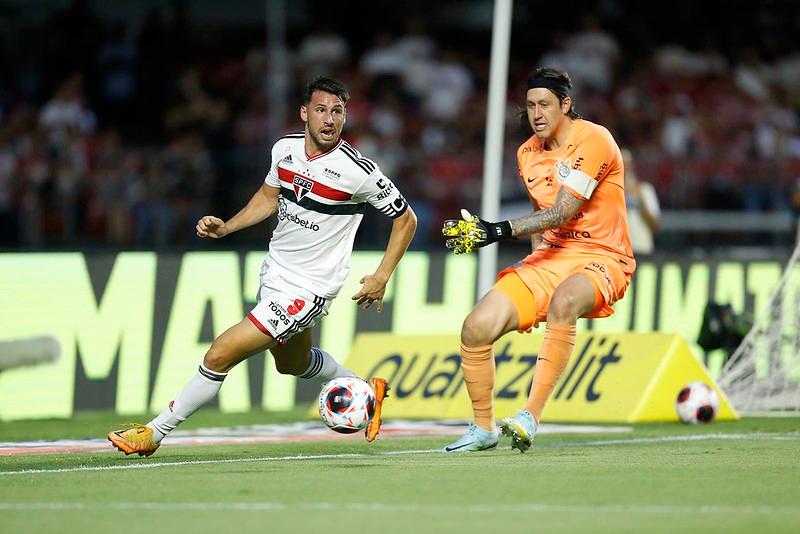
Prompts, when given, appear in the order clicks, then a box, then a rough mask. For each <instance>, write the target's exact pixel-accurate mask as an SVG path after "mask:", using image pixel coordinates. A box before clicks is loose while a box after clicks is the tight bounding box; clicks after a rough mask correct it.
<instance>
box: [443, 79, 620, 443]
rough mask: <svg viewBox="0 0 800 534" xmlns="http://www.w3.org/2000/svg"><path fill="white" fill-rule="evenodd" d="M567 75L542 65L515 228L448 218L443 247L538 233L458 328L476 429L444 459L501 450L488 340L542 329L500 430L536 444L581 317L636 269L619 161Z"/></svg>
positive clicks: (531, 104) (458, 250)
mask: <svg viewBox="0 0 800 534" xmlns="http://www.w3.org/2000/svg"><path fill="white" fill-rule="evenodd" d="M571 87H572V82H571V80H570V78H569V75H568V74H567V73H565V72H562V71H559V70H556V69H550V68H540V69H537V70H536V71H535V72H534V73H533V74H532V75H531V76H530V77H529V78H528V83H527V93H526V99H525V106H526V110H527V117H528V122H529V123H530V126H531V129H532V130H533V135H532V136H531V137H530V138H529V139H528V140H527V141H525V142H524V143H523V144H522V145H521V146H520V147H519V149H518V151H517V162H518V164H519V174H520V178H521V179H522V182H523V184H524V186H525V187H526V189H527V191H528V195H529V197H530V200H531V205H532V207H533V209H532V211H531V213H530V214H528V215H526V216H524V217H520V218H518V219H514V220H511V221H502V222H488V221H484V220H483V219H480V218H479V217H477V216H475V215H472V214H470V213H469V212H467V211H466V210H462V219H460V220H458V219H451V220H447V221H445V222H444V226H443V228H442V233H443V234H444V235H445V236H447V237H448V239H447V248H449V249H450V250H451V251H452V252H453V253H455V254H462V253H467V252H472V251H474V250H475V249H477V248H479V247H483V246H486V245H489V244H491V243H494V242H495V241H499V240H502V239H508V238H511V237H520V236H532V242H533V252H532V254H530V255H529V256H527V257H525V258H524V259H523V260H521V261H520V262H518V263H516V264H514V265H512V266H510V267H508V268H506V269H505V270H503V271H502V272H501V273H500V274H499V275H498V278H497V282H496V283H495V285H494V287H492V288H491V289H490V290H489V292H488V293H486V295H484V296H483V298H481V299H480V301H479V302H478V303H477V304H476V305H475V307H474V308H473V309H472V311H471V312H470V313H469V315H467V318H466V319H465V320H464V323H463V325H462V327H461V369H462V371H463V373H464V382H465V384H466V386H467V391H468V393H469V396H470V399H471V400H472V410H473V413H474V418H475V421H474V424H470V426H469V428H468V430H467V432H466V433H465V434H464V435H463V436H462V437H461V438H459V439H458V440H456V441H455V442H453V443H451V444H449V445H447V446H446V447H445V448H444V451H445V452H466V451H480V450H486V449H491V448H494V447H496V446H497V442H498V438H499V432H498V430H497V427H496V425H495V418H494V406H493V402H494V380H495V362H494V353H493V348H492V345H493V343H494V342H495V341H497V340H498V339H499V338H500V337H502V336H503V335H504V334H506V333H508V332H511V331H513V330H523V331H524V330H528V329H530V328H531V327H534V326H538V324H539V323H540V322H542V321H546V322H547V327H546V330H545V335H544V342H543V343H542V347H541V350H540V351H539V356H538V360H537V363H536V371H535V374H534V377H533V385H532V388H531V393H530V396H529V398H528V402H527V404H526V405H525V407H524V408H522V409H520V410H519V411H518V412H517V414H516V415H514V416H513V417H506V418H505V419H503V420H502V421H501V423H500V430H501V431H502V433H503V434H504V435H506V436H509V437H510V438H511V440H512V447H513V448H517V449H519V450H520V451H521V452H525V451H526V450H528V449H529V448H530V446H531V441H532V440H533V437H534V435H535V434H536V430H537V428H538V426H539V421H540V419H541V416H542V410H543V409H544V406H545V403H546V402H547V399H548V397H549V396H550V393H551V392H552V391H553V387H554V386H555V384H556V382H557V381H558V379H559V377H560V376H561V374H562V373H563V372H564V369H565V367H566V365H567V362H568V361H569V358H570V355H571V354H572V349H573V346H574V345H575V324H576V323H577V320H578V319H579V318H581V317H608V316H609V315H611V314H612V313H614V311H613V310H612V308H611V306H612V304H614V302H616V301H617V300H619V299H620V298H622V296H623V295H624V293H625V289H626V288H627V287H628V284H629V283H630V280H631V276H632V274H633V271H634V269H635V268H636V262H635V260H634V258H633V252H632V250H631V244H630V240H629V238H628V222H627V215H626V210H625V190H624V185H625V183H624V170H623V164H622V156H621V154H620V149H619V147H618V146H617V144H616V142H615V141H614V138H613V137H612V136H611V134H610V133H609V131H608V130H607V129H605V128H604V127H602V126H600V125H598V124H594V123H592V122H589V121H587V120H584V119H582V118H581V117H580V115H578V114H577V113H576V112H575V111H574V109H573V102H572V98H571V97H570V94H569V93H570V89H571Z"/></svg>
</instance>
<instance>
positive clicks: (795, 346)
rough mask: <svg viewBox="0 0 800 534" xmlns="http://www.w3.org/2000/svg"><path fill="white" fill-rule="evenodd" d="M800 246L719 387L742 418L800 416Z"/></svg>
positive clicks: (722, 377) (732, 356) (760, 311)
mask: <svg viewBox="0 0 800 534" xmlns="http://www.w3.org/2000/svg"><path fill="white" fill-rule="evenodd" d="M798 257H800V243H798V245H797V246H796V247H795V250H794V253H793V254H792V257H791V258H790V259H789V262H788V264H787V265H786V268H785V269H784V271H783V274H782V276H781V278H780V281H779V282H778V285H777V287H776V288H775V291H774V292H773V294H772V295H771V296H770V299H769V305H768V306H767V309H766V310H755V312H756V313H757V314H758V315H757V319H756V321H755V323H754V324H753V327H752V328H751V329H750V331H749V332H748V333H747V335H746V336H745V338H744V340H743V341H742V343H741V344H740V345H739V347H738V348H737V349H736V350H735V351H734V353H733V354H732V355H731V357H730V359H729V360H728V361H727V362H726V364H725V366H724V367H723V369H722V372H721V373H720V377H719V380H718V383H719V385H720V387H722V389H723V390H724V391H725V393H726V394H727V395H728V398H729V399H730V400H731V401H732V402H733V405H734V406H735V407H736V408H737V409H738V410H739V411H741V412H762V411H786V410H800V265H798V263H797V262H798Z"/></svg>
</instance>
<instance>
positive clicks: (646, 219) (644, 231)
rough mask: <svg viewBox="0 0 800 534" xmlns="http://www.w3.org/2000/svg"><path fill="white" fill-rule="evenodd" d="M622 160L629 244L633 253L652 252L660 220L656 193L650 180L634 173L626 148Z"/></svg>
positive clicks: (659, 208)
mask: <svg viewBox="0 0 800 534" xmlns="http://www.w3.org/2000/svg"><path fill="white" fill-rule="evenodd" d="M622 161H623V164H624V165H625V205H626V207H627V209H628V230H629V232H630V237H631V246H632V247H633V252H634V253H635V254H652V253H653V250H654V248H655V247H654V236H655V234H656V233H658V228H659V224H660V222H661V207H660V204H659V202H658V194H657V193H656V189H655V188H654V187H653V185H652V184H651V183H650V182H646V181H644V180H640V179H639V177H638V176H637V175H636V169H635V167H634V164H633V155H632V154H631V151H630V150H629V149H627V148H623V149H622Z"/></svg>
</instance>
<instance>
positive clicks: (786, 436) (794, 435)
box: [0, 432, 800, 475]
mask: <svg viewBox="0 0 800 534" xmlns="http://www.w3.org/2000/svg"><path fill="white" fill-rule="evenodd" d="M736 439H762V440H780V441H783V440H793V439H800V432H791V433H783V434H778V433H774V434H770V433H763V432H762V433H753V434H700V435H696V434H695V435H683V436H662V437H657V438H629V439H608V440H593V441H580V442H565V443H545V444H542V445H540V446H541V447H586V446H591V447H594V446H598V445H627V444H640V443H669V442H676V441H711V440H736ZM440 451H441V449H422V450H410V451H409V450H399V451H382V452H374V453H360V452H352V453H341V454H308V455H305V454H299V455H294V456H261V457H257V458H217V459H214V460H185V461H180V462H150V461H149V460H142V461H141V463H128V464H118V465H103V466H87V465H81V466H78V467H63V468H56V469H20V470H17V471H0V475H43V474H52V473H75V472H85V471H119V470H124V469H155V468H159V467H180V466H185V465H210V464H231V463H245V462H247V463H250V462H283V461H302V460H336V459H343V458H375V457H380V456H397V455H406V454H429V453H436V452H440Z"/></svg>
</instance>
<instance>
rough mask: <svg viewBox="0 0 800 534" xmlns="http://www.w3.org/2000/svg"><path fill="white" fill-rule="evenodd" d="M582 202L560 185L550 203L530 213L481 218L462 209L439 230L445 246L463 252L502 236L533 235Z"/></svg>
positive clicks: (560, 222) (561, 221)
mask: <svg viewBox="0 0 800 534" xmlns="http://www.w3.org/2000/svg"><path fill="white" fill-rule="evenodd" d="M583 202H584V200H583V199H580V198H578V197H576V196H574V195H573V194H572V193H570V192H569V191H568V190H567V189H566V188H564V187H562V188H561V189H560V190H559V192H558V194H557V195H556V200H555V202H554V203H553V206H552V207H549V208H545V209H541V210H537V211H534V212H533V213H531V214H530V215H526V216H524V217H520V218H518V219H514V220H511V221H500V222H489V221H484V220H483V219H481V218H480V217H478V216H477V215H472V214H471V213H470V212H468V211H467V210H463V209H462V210H461V217H462V220H458V219H448V220H446V221H444V225H443V226H442V234H444V235H445V236H446V237H449V238H450V239H448V240H447V241H446V243H445V244H446V245H447V248H449V249H450V250H451V251H452V252H453V253H454V254H464V253H467V252H472V251H473V250H475V249H476V248H479V247H485V246H486V245H490V244H492V243H494V242H495V241H500V240H501V239H508V238H510V237H520V236H525V235H530V236H535V235H536V234H539V233H540V232H542V231H544V230H548V229H550V228H560V227H561V226H564V224H566V222H567V221H569V219H570V217H572V216H573V215H575V213H576V212H577V211H578V209H579V208H580V207H581V204H583ZM537 239H541V237H531V246H533V247H534V250H535V247H536V246H537V245H538V243H537Z"/></svg>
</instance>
